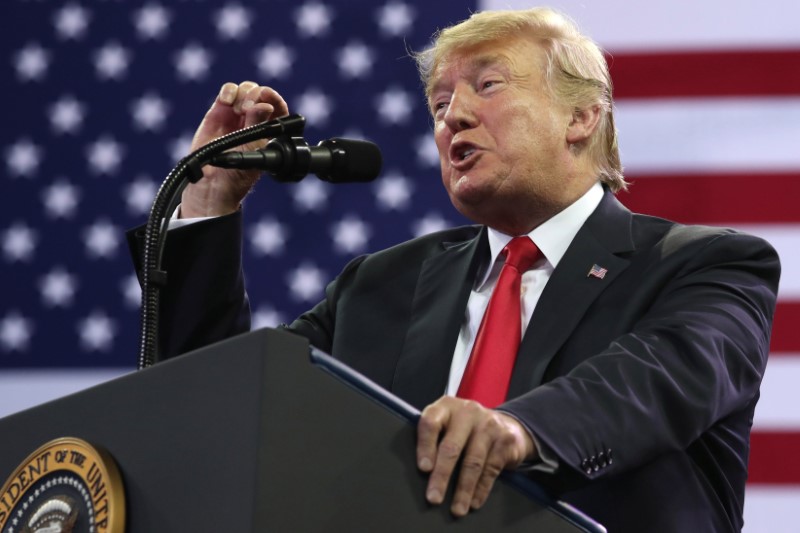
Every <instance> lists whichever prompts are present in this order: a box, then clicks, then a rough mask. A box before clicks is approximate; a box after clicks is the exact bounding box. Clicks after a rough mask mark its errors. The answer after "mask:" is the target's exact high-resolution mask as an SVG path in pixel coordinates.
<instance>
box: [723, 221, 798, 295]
mask: <svg viewBox="0 0 800 533" xmlns="http://www.w3.org/2000/svg"><path fill="white" fill-rule="evenodd" d="M735 227H736V229H738V230H741V231H744V232H746V233H750V234H752V235H757V236H759V237H761V238H762V239H764V240H766V241H767V242H769V243H770V244H771V245H772V246H774V247H775V249H776V250H777V251H778V256H779V257H780V260H781V281H780V285H779V286H778V299H779V300H800V224H753V225H741V224H740V225H736V226H735Z"/></svg>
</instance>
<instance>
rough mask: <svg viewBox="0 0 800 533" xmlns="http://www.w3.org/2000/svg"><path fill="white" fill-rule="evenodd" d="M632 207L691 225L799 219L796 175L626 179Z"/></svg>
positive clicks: (627, 200)
mask: <svg viewBox="0 0 800 533" xmlns="http://www.w3.org/2000/svg"><path fill="white" fill-rule="evenodd" d="M629 181H630V182H631V184H632V185H631V187H630V189H629V190H628V192H622V193H619V194H618V198H619V199H620V201H621V202H622V203H624V204H625V205H626V206H628V208H629V209H631V210H632V211H636V212H638V213H647V214H648V215H655V216H660V217H664V218H668V219H670V220H675V221H678V222H684V223H692V224H741V223H745V224H748V223H756V224H759V223H760V224H764V223H770V222H773V223H774V222H800V209H798V207H797V199H798V198H800V173H796V172H794V173H751V174H743V173H740V174H727V175H723V174H682V175H675V174H671V175H653V176H649V175H648V176H647V177H641V178H637V177H636V176H632V177H630V179H629Z"/></svg>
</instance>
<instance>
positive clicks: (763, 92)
mask: <svg viewBox="0 0 800 533" xmlns="http://www.w3.org/2000/svg"><path fill="white" fill-rule="evenodd" d="M608 63H609V67H610V70H611V77H612V79H613V81H614V96H615V97H616V98H661V97H676V96H684V97H698V96H790V95H800V50H794V49H793V50H741V51H724V52H723V51H718V52H713V51H707V52H669V53H647V54H624V53H621V54H609V55H608Z"/></svg>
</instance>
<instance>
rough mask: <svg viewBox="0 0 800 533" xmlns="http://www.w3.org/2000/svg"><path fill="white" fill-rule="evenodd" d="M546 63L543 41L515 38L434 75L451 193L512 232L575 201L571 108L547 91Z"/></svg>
mask: <svg viewBox="0 0 800 533" xmlns="http://www.w3.org/2000/svg"><path fill="white" fill-rule="evenodd" d="M545 61H546V60H545V56H544V51H543V50H542V48H541V46H540V45H539V44H537V43H535V42H533V41H532V40H528V39H524V38H511V39H504V40H503V41H502V42H500V41H498V42H488V43H484V44H479V45H476V46H472V47H467V48H462V49H459V50H456V51H455V52H453V53H452V54H451V55H449V56H447V57H445V58H444V60H443V61H442V62H441V63H440V64H439V66H438V67H437V69H436V71H435V72H434V74H433V80H432V81H433V84H432V91H431V96H430V106H431V113H432V114H433V118H434V138H435V140H436V146H437V148H438V150H439V157H440V161H441V168H442V180H443V182H444V186H445V188H446V189H447V192H448V194H449V195H450V199H451V201H452V202H453V205H455V207H456V208H457V209H458V210H459V211H460V212H461V213H462V214H464V215H465V216H467V217H468V218H470V219H472V220H474V221H476V222H479V223H482V224H487V225H489V226H492V227H495V228H496V229H499V230H501V231H505V232H507V233H523V232H527V231H530V229H532V228H533V227H535V226H536V225H538V224H540V223H541V222H543V221H544V220H546V219H547V218H549V217H550V216H552V215H553V214H554V213H555V212H558V210H560V209H563V207H565V205H567V204H568V203H569V202H571V201H572V200H574V199H575V198H571V197H570V198H567V199H565V191H564V189H565V188H567V187H569V186H570V185H569V181H570V178H569V176H568V175H569V168H570V167H569V146H568V144H567V141H566V131H567V127H568V126H569V124H570V120H571V112H570V110H569V109H567V108H566V107H565V106H562V105H559V104H557V103H555V102H554V101H553V98H552V97H551V96H550V94H549V93H548V92H547V90H546V88H545V83H544V74H543V73H544V65H545ZM565 202H566V203H565Z"/></svg>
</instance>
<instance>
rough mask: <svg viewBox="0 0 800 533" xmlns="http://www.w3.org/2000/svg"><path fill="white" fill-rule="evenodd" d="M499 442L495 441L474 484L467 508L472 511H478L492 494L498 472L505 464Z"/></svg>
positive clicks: (503, 453)
mask: <svg viewBox="0 0 800 533" xmlns="http://www.w3.org/2000/svg"><path fill="white" fill-rule="evenodd" d="M501 448H502V445H501V444H500V441H495V443H494V445H493V446H492V448H491V450H490V451H489V454H488V457H487V460H486V463H485V464H484V467H483V471H482V472H481V474H480V477H479V478H478V482H477V483H476V484H475V487H474V491H473V493H472V494H471V495H470V497H469V507H470V508H472V509H480V508H481V507H483V504H484V503H486V500H487V499H488V498H489V494H490V493H491V492H492V487H494V483H495V481H497V478H498V476H500V472H502V470H503V467H504V466H505V464H506V460H505V452H503V451H502V449H501Z"/></svg>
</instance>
